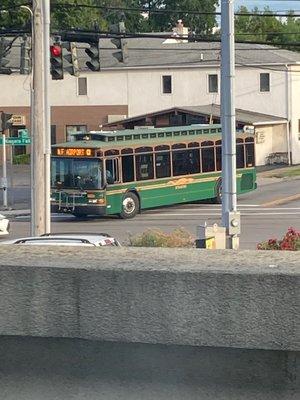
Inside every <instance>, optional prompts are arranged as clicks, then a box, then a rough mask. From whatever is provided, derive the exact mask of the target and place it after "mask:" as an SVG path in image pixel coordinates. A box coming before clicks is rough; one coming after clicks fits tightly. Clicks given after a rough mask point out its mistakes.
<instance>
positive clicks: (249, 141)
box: [245, 137, 255, 167]
mask: <svg viewBox="0 0 300 400" xmlns="http://www.w3.org/2000/svg"><path fill="white" fill-rule="evenodd" d="M245 146H246V167H254V165H255V156H254V139H253V138H252V137H248V138H246V139H245Z"/></svg>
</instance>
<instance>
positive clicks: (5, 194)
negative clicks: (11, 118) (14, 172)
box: [2, 132, 8, 209]
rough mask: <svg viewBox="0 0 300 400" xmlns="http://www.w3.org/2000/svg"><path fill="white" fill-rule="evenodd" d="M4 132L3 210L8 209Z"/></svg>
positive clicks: (3, 134)
mask: <svg viewBox="0 0 300 400" xmlns="http://www.w3.org/2000/svg"><path fill="white" fill-rule="evenodd" d="M5 140H6V137H5V132H3V133H2V150H3V152H2V181H3V188H2V190H3V208H4V209H6V208H7V207H8V203H7V169H6V168H7V165H6V144H5Z"/></svg>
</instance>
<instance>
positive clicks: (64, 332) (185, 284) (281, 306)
mask: <svg viewBox="0 0 300 400" xmlns="http://www.w3.org/2000/svg"><path fill="white" fill-rule="evenodd" d="M0 260H1V261H0V264H1V265H0V333H1V334H2V335H21V336H53V337H72V338H75V337H76V338H88V339H97V340H104V341H106V340H109V341H110V340H113V341H124V342H142V343H155V344H156V343H161V344H180V345H183V344H184V345H196V346H213V347H238V348H252V349H255V348H256V349H273V350H299V335H298V333H299V332H298V331H297V330H296V327H297V326H299V266H300V259H299V255H297V254H296V253H285V254H283V253H280V252H278V253H276V252H275V253H273V254H271V253H268V252H251V251H249V252H238V253H231V252H226V251H220V252H210V251H202V250H174V249H172V250H154V249H125V248H123V249H121V248H120V249H79V248H76V249H74V248H73V249H72V250H70V251H69V250H67V249H66V248H63V249H53V248H52V249H45V248H41V247H36V248H33V247H31V248H28V247H25V246H24V247H20V246H19V247H17V246H13V247H9V246H8V247H7V246H1V248H0Z"/></svg>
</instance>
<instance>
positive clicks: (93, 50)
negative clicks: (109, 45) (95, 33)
mask: <svg viewBox="0 0 300 400" xmlns="http://www.w3.org/2000/svg"><path fill="white" fill-rule="evenodd" d="M89 45H90V47H88V48H87V49H85V52H86V54H87V55H88V56H89V57H90V60H89V61H87V62H86V63H85V65H86V66H87V67H88V69H90V70H91V71H100V55H99V41H98V40H95V41H93V42H92V41H91V42H90V43H89Z"/></svg>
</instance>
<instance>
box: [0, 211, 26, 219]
mask: <svg viewBox="0 0 300 400" xmlns="http://www.w3.org/2000/svg"><path fill="white" fill-rule="evenodd" d="M0 214H2V215H4V216H5V217H9V218H14V217H24V216H30V215H31V212H30V210H9V211H5V210H0Z"/></svg>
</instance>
